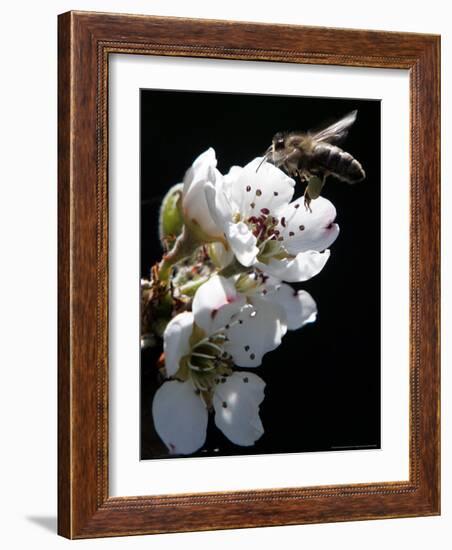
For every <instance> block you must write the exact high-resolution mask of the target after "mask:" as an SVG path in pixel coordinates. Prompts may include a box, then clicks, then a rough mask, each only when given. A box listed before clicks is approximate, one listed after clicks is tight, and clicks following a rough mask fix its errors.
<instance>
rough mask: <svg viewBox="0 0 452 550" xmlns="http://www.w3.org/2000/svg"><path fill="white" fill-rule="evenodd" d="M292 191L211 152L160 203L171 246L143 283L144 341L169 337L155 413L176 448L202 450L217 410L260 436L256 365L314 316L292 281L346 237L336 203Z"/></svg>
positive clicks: (246, 433) (237, 428)
mask: <svg viewBox="0 0 452 550" xmlns="http://www.w3.org/2000/svg"><path fill="white" fill-rule="evenodd" d="M294 194H295V181H294V180H293V179H292V178H290V177H288V176H287V175H286V174H285V173H284V172H283V171H282V170H280V169H279V168H277V167H275V166H274V165H272V164H271V163H269V162H267V161H265V160H264V159H263V158H261V157H258V158H255V159H253V160H252V161H251V162H250V163H249V164H247V165H246V166H244V167H239V166H233V167H232V168H231V169H230V170H229V172H228V173H227V174H224V175H223V174H221V173H220V172H219V170H218V169H217V159H216V155H215V151H214V150H213V149H212V148H210V149H208V150H207V151H205V152H204V153H203V154H201V155H200V156H199V157H198V158H197V159H196V160H195V161H194V163H193V165H192V166H191V167H190V168H189V169H188V171H187V172H186V174H185V177H184V181H183V183H182V184H178V185H177V186H174V188H172V189H171V190H170V191H169V192H168V195H167V197H165V199H164V201H163V204H162V210H161V216H160V238H161V240H162V244H163V245H164V247H165V253H164V255H163V257H162V260H161V262H159V263H158V264H156V265H155V266H154V267H153V269H152V273H151V277H150V280H149V281H143V285H142V304H143V307H142V311H143V317H144V318H145V320H144V321H143V320H142V326H143V329H142V345H143V346H146V345H150V343H152V342H154V341H155V340H156V338H162V339H163V354H162V357H161V361H160V366H161V372H162V375H163V381H162V384H161V385H160V387H159V388H158V390H157V391H156V393H155V395H154V397H153V400H152V417H153V421H154V426H155V429H156V431H157V433H158V435H159V437H160V438H161V440H162V442H163V443H164V444H165V446H166V447H167V449H168V451H169V453H170V454H172V455H190V454H193V453H195V452H196V451H198V450H200V449H201V448H202V447H203V445H204V444H205V441H206V432H207V426H208V422H209V418H211V419H212V421H213V422H214V423H215V425H216V427H217V428H218V429H219V430H221V432H223V434H224V435H225V436H226V437H227V438H228V439H229V440H230V441H231V442H233V443H234V444H236V445H240V446H246V447H249V446H252V445H254V444H255V443H256V442H257V441H258V440H259V439H260V438H261V437H262V435H263V433H264V429H265V428H264V426H263V424H262V421H261V419H260V416H259V410H260V405H261V403H262V402H263V400H264V397H265V386H266V384H265V382H264V380H263V379H262V378H261V377H260V376H258V375H257V374H255V372H253V369H255V368H256V367H259V366H261V365H262V361H263V358H264V356H265V355H266V354H267V353H269V352H272V351H274V350H275V349H277V348H278V347H279V346H280V345H284V342H283V340H284V336H285V335H286V334H287V332H288V331H293V330H298V329H301V328H302V327H303V326H304V325H306V324H308V323H312V322H314V321H315V320H316V317H317V306H316V303H315V301H314V299H313V298H312V296H311V295H310V294H309V293H308V292H306V291H304V290H295V289H294V288H293V287H292V286H291V285H290V283H299V282H303V281H307V280H308V279H310V278H312V277H314V276H316V275H317V274H318V273H319V272H320V271H321V270H322V269H323V268H324V266H325V264H326V262H327V261H328V259H329V257H330V250H329V247H330V246H331V245H332V244H333V242H334V241H335V240H336V238H337V236H338V234H339V227H338V225H337V224H336V223H335V218H336V210H335V208H334V206H333V204H332V203H331V202H330V201H328V200H327V199H325V198H324V197H318V198H317V199H315V200H313V201H312V203H311V205H310V208H309V209H307V208H306V207H305V205H304V201H303V197H299V198H294ZM265 368H271V366H269V367H265Z"/></svg>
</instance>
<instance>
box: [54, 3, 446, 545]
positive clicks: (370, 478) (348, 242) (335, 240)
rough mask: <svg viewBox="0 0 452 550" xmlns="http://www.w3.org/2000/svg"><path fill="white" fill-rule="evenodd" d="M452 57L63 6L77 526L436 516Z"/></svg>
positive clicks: (73, 533) (412, 40)
mask: <svg viewBox="0 0 452 550" xmlns="http://www.w3.org/2000/svg"><path fill="white" fill-rule="evenodd" d="M439 47H440V39H439V37H438V36H432V35H420V34H409V33H388V32H379V31H378V32H376V31H361V30H342V29H327V28H320V27H319V28H314V27H300V26H286V25H263V24H251V23H235V22H234V23H232V22H225V21H208V20H189V19H179V18H162V17H151V16H134V15H120V14H101V13H89V12H69V13H65V14H63V15H61V16H60V17H59V178H58V179H59V182H58V186H59V189H58V195H59V264H58V265H59V289H58V290H59V350H58V352H59V372H58V381H59V388H58V391H59V394H58V395H59V428H58V440H59V472H58V480H59V510H58V525H59V533H60V534H61V535H63V536H65V537H68V538H88V537H102V536H116V535H128V534H150V533H162V532H177V531H194V530H207V529H227V528H239V527H257V526H270V525H289V524H302V523H315V522H330V521H347V520H359V519H379V518H392V517H408V516H427V515H436V514H439V511H440V482H439V475H440V462H439V265H440V264H439V206H440V204H439V178H440V174H439V167H440V164H439V153H440V147H439V55H440V54H439ZM245 511H246V513H244V512H245Z"/></svg>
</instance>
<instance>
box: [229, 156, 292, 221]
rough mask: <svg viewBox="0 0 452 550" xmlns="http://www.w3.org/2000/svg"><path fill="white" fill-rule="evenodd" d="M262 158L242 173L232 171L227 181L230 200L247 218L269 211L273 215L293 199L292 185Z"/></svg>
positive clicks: (290, 180)
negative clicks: (263, 210)
mask: <svg viewBox="0 0 452 550" xmlns="http://www.w3.org/2000/svg"><path fill="white" fill-rule="evenodd" d="M261 162H262V157H258V158H255V159H254V160H252V161H251V162H250V163H248V164H247V165H246V166H245V167H244V168H243V169H242V170H237V169H235V170H232V169H231V171H230V172H229V174H228V179H227V181H230V182H231V183H230V185H231V199H232V203H233V204H234V205H235V207H236V210H237V211H238V212H240V214H241V215H242V219H244V218H245V219H246V218H248V217H249V216H252V215H259V214H260V212H261V209H263V208H264V209H268V210H269V211H270V212H271V213H272V215H273V216H278V214H279V212H280V211H281V210H282V209H283V208H284V207H285V206H286V205H287V203H288V202H289V201H290V200H291V199H292V196H293V193H294V185H295V182H294V180H293V179H292V178H289V176H287V175H286V174H285V173H284V172H283V171H282V170H280V169H279V168H276V166H273V164H270V163H268V162H263V163H262V164H261Z"/></svg>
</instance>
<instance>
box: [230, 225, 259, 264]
mask: <svg viewBox="0 0 452 550" xmlns="http://www.w3.org/2000/svg"><path fill="white" fill-rule="evenodd" d="M225 233H226V237H227V239H228V242H229V245H230V246H231V249H232V251H233V252H234V255H235V257H236V258H237V260H238V261H239V262H240V263H241V264H242V265H244V266H246V267H249V266H250V265H253V263H254V262H255V261H256V257H257V255H258V254H259V248H258V247H257V246H256V243H257V239H256V237H255V236H254V235H253V233H252V232H251V231H250V230H249V228H248V226H247V225H246V224H245V223H243V222H239V223H232V222H231V223H228V224H227V226H226V231H225Z"/></svg>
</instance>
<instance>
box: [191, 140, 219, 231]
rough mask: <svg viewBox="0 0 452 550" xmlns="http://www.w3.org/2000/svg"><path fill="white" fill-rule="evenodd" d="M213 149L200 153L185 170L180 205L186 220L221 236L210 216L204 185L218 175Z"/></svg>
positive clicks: (203, 229) (213, 181)
mask: <svg viewBox="0 0 452 550" xmlns="http://www.w3.org/2000/svg"><path fill="white" fill-rule="evenodd" d="M216 165H217V159H216V157H215V151H214V150H213V149H212V148H210V149H207V151H205V152H204V153H202V154H201V155H200V156H199V157H198V158H197V159H196V160H195V161H194V163H193V165H192V166H191V167H190V168H189V169H188V170H187V172H186V173H185V176H184V188H183V195H182V207H183V211H184V217H185V220H186V222H188V223H194V224H195V225H198V226H199V227H200V228H201V230H202V231H203V232H204V233H205V234H207V235H208V236H210V237H212V238H215V237H221V235H222V230H221V228H219V227H218V224H217V223H216V221H215V220H214V219H213V218H212V216H210V213H209V208H208V205H207V200H206V195H205V191H204V190H205V187H206V185H207V184H208V183H209V182H212V183H215V181H216V178H217V177H218V175H219V172H218V170H216V169H215V168H216Z"/></svg>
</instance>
